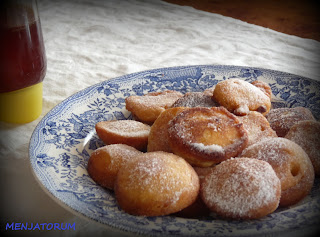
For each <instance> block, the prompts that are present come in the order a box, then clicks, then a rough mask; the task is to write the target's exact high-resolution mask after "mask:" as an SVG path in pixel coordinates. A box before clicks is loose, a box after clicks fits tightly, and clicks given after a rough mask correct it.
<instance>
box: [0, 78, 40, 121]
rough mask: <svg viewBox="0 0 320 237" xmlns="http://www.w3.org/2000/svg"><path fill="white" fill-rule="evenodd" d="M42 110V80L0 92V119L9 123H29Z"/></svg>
mask: <svg viewBox="0 0 320 237" xmlns="http://www.w3.org/2000/svg"><path fill="white" fill-rule="evenodd" d="M41 112H42V82H40V83H38V84H35V85H32V86H29V87H26V88H23V89H20V90H16V91H10V92H5V93H0V120H1V121H4V122H9V123H20V124H22V123H29V122H31V121H33V120H35V119H37V118H38V117H39V116H40V114H41Z"/></svg>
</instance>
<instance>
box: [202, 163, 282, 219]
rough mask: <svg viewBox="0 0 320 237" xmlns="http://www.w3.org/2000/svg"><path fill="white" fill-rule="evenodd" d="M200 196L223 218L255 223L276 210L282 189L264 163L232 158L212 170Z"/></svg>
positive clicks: (203, 184) (268, 166)
mask: <svg viewBox="0 0 320 237" xmlns="http://www.w3.org/2000/svg"><path fill="white" fill-rule="evenodd" d="M200 194H201V197H202V199H203V201H204V203H205V204H206V205H207V206H208V208H209V209H210V210H212V211H213V212H216V213H217V214H218V215H220V216H221V217H223V218H231V219H258V218H261V217H263V216H265V215H268V214H269V213H272V212H273V211H274V210H276V209H277V207H278V204H279V200H280V196H281V185H280V180H279V178H278V177H277V175H276V173H275V172H274V170H273V169H272V167H271V166H270V165H269V164H268V163H267V162H265V161H261V160H257V159H250V158H233V159H229V160H226V161H224V162H222V163H220V164H218V165H217V166H215V167H214V168H213V170H212V171H211V172H210V173H209V174H208V175H207V176H206V178H205V179H204V181H203V183H202V186H201V190H200Z"/></svg>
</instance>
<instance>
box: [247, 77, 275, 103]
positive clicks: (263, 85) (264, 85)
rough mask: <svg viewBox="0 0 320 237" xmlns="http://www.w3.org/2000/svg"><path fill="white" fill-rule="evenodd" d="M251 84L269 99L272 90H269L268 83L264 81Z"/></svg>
mask: <svg viewBox="0 0 320 237" xmlns="http://www.w3.org/2000/svg"><path fill="white" fill-rule="evenodd" d="M251 84H252V85H254V86H256V87H258V88H259V89H260V90H262V91H263V92H264V93H265V94H266V95H267V96H268V97H269V98H270V99H271V96H272V90H271V87H270V86H269V85H268V83H266V82H264V81H259V80H256V81H253V82H251Z"/></svg>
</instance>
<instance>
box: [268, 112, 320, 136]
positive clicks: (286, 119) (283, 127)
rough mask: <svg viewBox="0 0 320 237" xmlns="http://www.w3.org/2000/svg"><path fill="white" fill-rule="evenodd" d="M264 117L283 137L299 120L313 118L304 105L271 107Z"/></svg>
mask: <svg viewBox="0 0 320 237" xmlns="http://www.w3.org/2000/svg"><path fill="white" fill-rule="evenodd" d="M266 118H267V119H268V121H269V123H270V126H271V128H272V129H273V130H274V131H276V133H277V135H278V136H279V137H284V136H285V135H286V134H287V132H288V131H289V129H290V128H291V127H292V126H293V125H294V124H296V123H298V122H300V121H304V120H315V118H314V117H313V115H312V113H311V111H310V110H309V109H308V108H305V107H295V108H277V109H271V110H270V112H269V114H267V115H266Z"/></svg>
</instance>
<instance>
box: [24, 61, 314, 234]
mask: <svg viewBox="0 0 320 237" xmlns="http://www.w3.org/2000/svg"><path fill="white" fill-rule="evenodd" d="M228 78H242V79H243V80H246V81H253V80H257V79H259V80H263V81H265V82H267V83H269V85H270V86H271V88H272V92H273V101H275V102H274V103H273V106H274V107H295V106H304V107H308V108H310V109H311V110H312V112H313V114H314V115H315V117H316V118H317V119H319V118H320V83H319V82H317V81H314V80H311V79H308V78H304V77H301V76H296V75H292V74H288V73H284V72H279V71H272V70H266V69H261V68H249V67H238V66H219V65H215V66H209V65H204V66H184V67H173V68H163V69H155V70H149V71H144V72H139V73H134V74H130V75H125V76H122V77H119V78H115V79H112V80H108V81H105V82H102V83H99V84H97V85H93V86H91V87H88V88H86V89H84V90H82V91H80V92H78V93H76V94H74V95H73V96H71V97H69V98H67V99H66V100H64V101H63V102H62V103H60V104H59V105H57V106H56V107H55V108H54V109H52V110H51V111H50V112H49V113H48V114H47V115H46V116H45V117H44V118H43V119H42V120H41V121H40V123H39V124H38V125H37V127H36V128H35V130H34V133H33V135H32V137H31V142H30V148H29V153H30V154H29V155H30V162H31V165H32V168H33V171H34V173H35V175H36V177H37V178H38V180H39V181H40V183H41V184H42V185H43V186H44V187H45V188H46V189H47V190H48V191H49V193H51V194H52V196H53V197H54V198H56V199H58V200H59V201H61V202H62V203H64V204H65V205H67V206H68V207H70V208H72V209H73V210H74V211H76V212H77V213H80V214H82V215H83V216H86V217H88V218H91V219H93V220H95V221H97V222H100V223H103V224H105V225H108V226H111V227H113V228H116V229H120V230H124V231H129V232H133V233H136V234H147V235H153V236H158V235H163V236H169V235H180V236H212V235H215V236H217V235H219V236H239V235H246V236H248V235H257V234H263V235H266V234H268V233H278V232H281V231H289V230H291V231H292V230H297V229H298V228H311V227H314V226H316V225H317V226H319V224H320V223H319V220H320V218H319V217H320V215H319V213H320V191H319V190H320V187H319V186H320V185H319V179H316V181H315V185H314V188H313V189H312V192H311V194H310V195H309V196H308V197H307V198H305V199H304V200H303V201H302V202H301V203H299V204H298V205H296V206H294V207H291V208H286V209H278V210H277V211H276V212H274V213H273V214H271V215H268V216H266V217H264V218H262V219H260V220H252V221H227V220H221V219H219V218H216V217H213V216H212V217H208V218H204V219H185V218H180V217H174V216H163V217H140V216H132V215H129V214H127V213H125V212H123V211H122V210H120V209H119V207H118V205H117V202H116V200H115V196H114V193H113V192H111V191H108V190H106V189H103V188H101V187H100V186H98V185H97V184H96V183H95V182H93V181H92V179H91V178H90V177H89V176H88V173H87V170H86V165H87V161H88V159H89V156H90V154H91V152H92V151H93V150H95V149H97V148H98V147H101V146H103V143H102V142H101V141H100V140H99V139H98V137H97V135H96V133H95V129H94V126H95V124H96V123H97V122H98V121H102V120H114V119H131V115H130V113H129V112H128V111H127V110H126V109H125V98H126V97H128V96H130V95H143V94H145V93H148V92H151V91H162V90H167V89H169V90H177V91H181V92H183V93H185V92H188V91H203V90H204V89H206V88H208V87H211V86H213V85H215V84H216V83H217V82H219V81H221V80H225V79H228Z"/></svg>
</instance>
